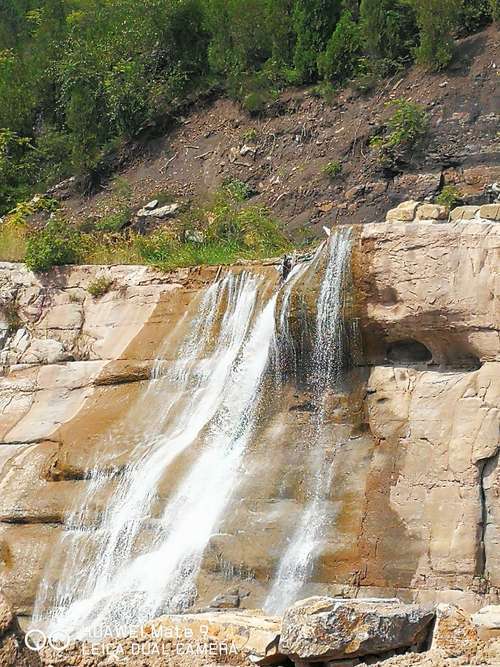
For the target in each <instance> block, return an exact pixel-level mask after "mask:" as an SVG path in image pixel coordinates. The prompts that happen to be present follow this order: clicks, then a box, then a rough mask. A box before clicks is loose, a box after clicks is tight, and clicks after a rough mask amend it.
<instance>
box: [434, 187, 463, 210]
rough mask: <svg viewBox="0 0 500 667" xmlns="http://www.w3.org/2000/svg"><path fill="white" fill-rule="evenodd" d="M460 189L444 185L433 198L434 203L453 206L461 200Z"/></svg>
mask: <svg viewBox="0 0 500 667" xmlns="http://www.w3.org/2000/svg"><path fill="white" fill-rule="evenodd" d="M461 200H462V198H461V196H460V191H459V190H458V188H456V187H455V186H454V185H445V186H444V188H443V189H442V190H441V192H440V193H439V194H438V195H437V197H435V198H434V201H435V202H436V204H440V205H441V206H447V207H448V208H453V207H454V206H456V205H457V204H459V203H460V202H461Z"/></svg>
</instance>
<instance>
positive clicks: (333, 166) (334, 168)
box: [321, 160, 342, 179]
mask: <svg viewBox="0 0 500 667" xmlns="http://www.w3.org/2000/svg"><path fill="white" fill-rule="evenodd" d="M321 171H322V172H323V174H325V176H328V177H329V178H331V179H334V178H337V176H340V174H341V173H342V164H341V163H340V162H339V161H338V160H334V161H333V162H328V163H327V164H326V165H325V166H324V167H323V169H322V170H321Z"/></svg>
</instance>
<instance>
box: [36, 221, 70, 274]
mask: <svg viewBox="0 0 500 667" xmlns="http://www.w3.org/2000/svg"><path fill="white" fill-rule="evenodd" d="M78 256H79V234H78V232H77V231H76V230H75V229H74V228H73V227H71V226H70V225H68V223H67V222H65V221H64V220H61V219H58V218H54V219H52V220H49V222H48V223H47V224H46V225H45V227H44V228H43V229H41V230H39V231H36V232H33V233H32V234H31V235H30V236H28V239H27V242H26V255H25V260H24V261H25V262H26V266H27V267H28V268H30V269H31V270H32V271H36V272H39V271H48V270H49V269H51V268H52V267H53V266H58V265H61V264H75V263H76V262H77V261H78Z"/></svg>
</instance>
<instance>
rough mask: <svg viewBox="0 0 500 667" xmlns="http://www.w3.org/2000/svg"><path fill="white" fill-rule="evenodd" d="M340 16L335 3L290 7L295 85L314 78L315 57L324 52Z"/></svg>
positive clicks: (303, 2) (301, 0)
mask: <svg viewBox="0 0 500 667" xmlns="http://www.w3.org/2000/svg"><path fill="white" fill-rule="evenodd" d="M339 17H340V2H338V0H297V2H295V3H294V5H293V27H294V31H295V34H296V42H295V52H294V58H293V62H294V66H295V71H296V78H297V83H309V82H311V81H314V80H315V79H316V78H317V73H318V70H317V67H318V55H319V54H320V53H323V51H324V50H325V48H326V46H327V43H328V40H329V39H330V37H331V36H332V33H333V31H334V29H335V26H336V24H337V21H338V19H339Z"/></svg>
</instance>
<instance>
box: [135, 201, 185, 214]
mask: <svg viewBox="0 0 500 667" xmlns="http://www.w3.org/2000/svg"><path fill="white" fill-rule="evenodd" d="M150 203H151V202H150ZM179 207H180V204H166V205H165V206H160V208H154V209H152V210H149V209H147V208H146V207H144V208H141V209H140V210H139V211H137V217H139V218H169V217H170V216H171V215H173V214H174V213H175V212H176V211H177V210H178V208H179Z"/></svg>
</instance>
